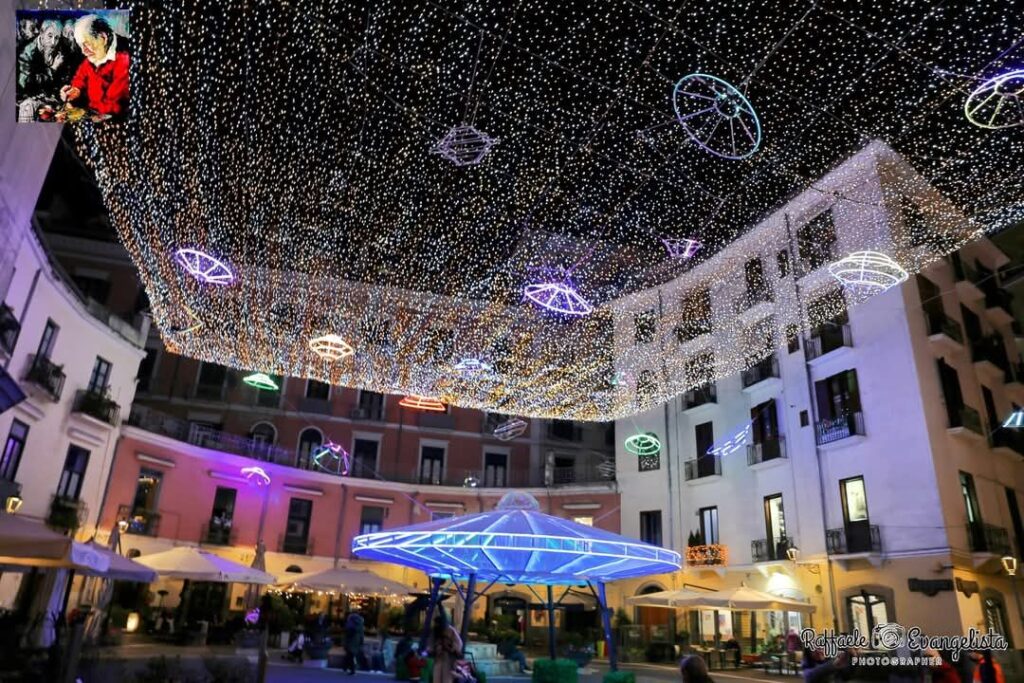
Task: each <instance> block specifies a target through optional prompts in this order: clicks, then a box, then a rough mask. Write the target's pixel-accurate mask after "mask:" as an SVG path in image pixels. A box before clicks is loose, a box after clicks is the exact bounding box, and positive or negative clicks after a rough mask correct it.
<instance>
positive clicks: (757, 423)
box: [750, 399, 781, 460]
mask: <svg viewBox="0 0 1024 683" xmlns="http://www.w3.org/2000/svg"><path fill="white" fill-rule="evenodd" d="M750 417H751V418H752V419H753V423H752V424H751V435H752V437H753V440H754V443H755V444H757V446H758V447H759V449H760V451H761V459H762V460H771V459H772V458H777V457H779V456H780V455H781V453H780V452H779V414H778V409H777V408H776V406H775V400H774V399H771V400H768V401H765V402H764V403H761V404H760V405H756V406H754V407H753V408H751V409H750Z"/></svg>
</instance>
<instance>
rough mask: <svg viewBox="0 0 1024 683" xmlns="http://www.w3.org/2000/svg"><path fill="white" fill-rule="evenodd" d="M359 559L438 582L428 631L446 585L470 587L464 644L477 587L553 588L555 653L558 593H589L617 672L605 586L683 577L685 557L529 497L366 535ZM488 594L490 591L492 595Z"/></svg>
mask: <svg viewBox="0 0 1024 683" xmlns="http://www.w3.org/2000/svg"><path fill="white" fill-rule="evenodd" d="M352 552H353V553H354V554H355V555H356V557H359V558H361V559H367V560H379V561H381V562H392V563H394V564H399V565H403V566H406V567H413V568H414V569H419V570H421V571H423V572H425V573H426V574H427V575H428V576H430V577H431V579H432V581H431V601H430V605H429V607H428V609H427V624H429V623H430V619H431V617H432V614H433V609H434V605H435V604H436V602H437V599H436V598H437V594H438V591H439V590H440V588H441V585H442V584H443V583H444V581H445V580H447V579H451V580H452V581H453V582H455V581H458V580H460V579H465V580H466V584H467V588H466V593H465V595H464V600H465V614H464V618H463V620H462V636H463V640H465V635H466V633H465V632H466V629H467V626H468V622H469V620H468V616H469V611H470V609H471V608H472V603H473V600H474V599H475V597H476V595H474V591H475V587H476V582H477V581H478V580H480V581H489V582H490V583H491V584H492V585H493V584H494V583H497V582H500V583H505V584H511V583H523V584H542V585H546V586H547V609H548V645H549V649H550V650H551V658H552V659H554V658H555V647H554V619H553V611H554V604H555V603H554V599H553V593H552V586H578V585H588V586H589V587H590V588H591V590H593V591H594V595H595V597H596V598H597V600H598V602H599V603H600V605H601V617H602V624H603V626H604V631H605V640H606V642H607V645H608V658H609V662H610V663H611V666H612V669H615V666H616V658H615V649H614V643H613V641H612V638H611V619H610V616H609V613H608V602H607V598H606V596H605V584H606V583H607V582H609V581H615V580H618V579H629V578H635V577H639V576H647V575H649V574H663V573H666V572H673V571H677V570H678V569H679V562H680V557H679V553H677V552H675V551H672V550H666V549H665V548H659V547H657V546H654V545H650V544H648V543H643V542H640V541H637V540H635V539H631V538H626V537H624V536H619V535H618V534H613V533H611V532H609V531H604V530H602V529H596V528H594V527H590V526H586V525H584V524H577V523H576V522H572V521H570V520H567V519H562V518H560V517H554V516H552V515H548V514H544V513H543V512H541V511H540V505H538V503H537V500H536V499H535V498H534V497H533V496H531V495H530V494H528V493H523V492H520V491H513V492H510V493H508V494H506V495H505V496H504V497H503V498H502V499H501V502H499V503H498V506H497V507H496V508H495V509H494V510H493V511H491V512H481V513H477V514H473V515H464V516H462V517H453V518H448V519H439V520H434V521H432V522H425V523H423V524H414V525H412V526H407V527H401V528H398V529H389V530H387V531H379V532H376V533H372V534H363V535H361V536H356V537H355V538H353V539H352ZM485 590H486V589H485Z"/></svg>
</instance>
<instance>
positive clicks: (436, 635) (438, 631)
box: [430, 608, 462, 683]
mask: <svg viewBox="0 0 1024 683" xmlns="http://www.w3.org/2000/svg"><path fill="white" fill-rule="evenodd" d="M430 654H431V656H432V657H433V658H434V677H433V683H453V681H454V680H455V675H454V672H453V670H454V668H455V660H457V659H458V658H459V657H461V656H462V638H460V637H459V633H458V631H456V630H455V627H453V626H452V625H451V624H449V623H448V617H447V615H446V614H445V613H444V609H443V608H442V609H441V611H440V612H439V613H438V615H437V616H436V617H434V628H433V631H432V632H431V634H430Z"/></svg>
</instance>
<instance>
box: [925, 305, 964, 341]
mask: <svg viewBox="0 0 1024 683" xmlns="http://www.w3.org/2000/svg"><path fill="white" fill-rule="evenodd" d="M924 317H925V321H926V322H927V324H928V336H929V337H930V336H932V335H936V334H944V335H946V336H947V337H949V338H950V339H952V340H953V341H955V342H957V343H960V344H963V343H964V333H963V330H962V329H961V328H960V323H958V322H957V321H955V320H953V319H952V318H950V317H949V316H948V315H946V314H945V313H934V312H932V313H928V312H926V313H925V315H924Z"/></svg>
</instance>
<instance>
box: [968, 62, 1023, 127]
mask: <svg viewBox="0 0 1024 683" xmlns="http://www.w3.org/2000/svg"><path fill="white" fill-rule="evenodd" d="M964 116H966V117H967V120H968V121H970V122H971V123H973V124H974V125H976V126H979V127H981V128H988V129H990V130H999V129H1001V128H1017V127H1018V126H1024V70H1018V71H1010V72H1008V73H1005V74H1001V75H999V76H995V77H993V78H990V79H988V80H987V81H985V82H984V83H982V84H981V85H980V86H978V87H977V88H976V89H975V90H974V92H972V93H971V94H970V95H969V96H968V97H967V101H966V102H964Z"/></svg>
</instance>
